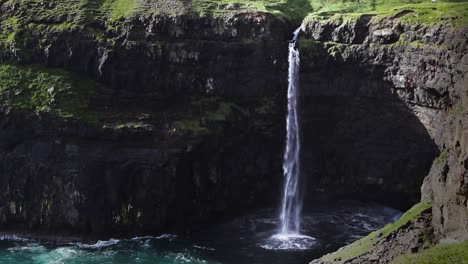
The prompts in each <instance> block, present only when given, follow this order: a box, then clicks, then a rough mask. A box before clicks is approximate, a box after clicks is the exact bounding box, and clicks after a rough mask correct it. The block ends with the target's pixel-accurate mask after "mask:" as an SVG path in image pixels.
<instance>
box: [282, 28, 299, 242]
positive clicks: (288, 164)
mask: <svg viewBox="0 0 468 264" xmlns="http://www.w3.org/2000/svg"><path fill="white" fill-rule="evenodd" d="M300 31H301V28H298V29H297V30H296V31H295V32H294V37H293V39H292V41H291V42H290V43H289V77H288V80H289V84H288V114H287V118H286V132H287V134H286V149H285V152H284V160H283V173H284V190H283V199H282V203H281V214H280V220H281V234H285V235H287V234H299V233H300V224H301V221H300V214H301V207H302V202H301V196H300V194H299V176H300V164H299V154H300V146H301V144H300V139H299V121H298V115H297V90H298V88H299V62H300V58H299V50H298V49H297V48H296V44H297V39H298V35H299V32H300Z"/></svg>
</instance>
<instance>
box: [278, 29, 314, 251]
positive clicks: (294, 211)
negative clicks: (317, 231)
mask: <svg viewBox="0 0 468 264" xmlns="http://www.w3.org/2000/svg"><path fill="white" fill-rule="evenodd" d="M300 31H301V28H298V29H296V31H294V36H293V39H292V41H291V42H290V43H289V58H288V60H289V76H288V114H287V117H286V149H285V152H284V160H283V172H284V189H283V198H282V202H281V214H280V221H281V227H280V232H279V233H278V234H276V235H274V236H273V237H272V238H273V241H274V242H275V243H273V244H275V248H276V249H284V250H291V249H293V250H304V249H309V248H310V247H311V246H313V245H314V244H315V238H313V237H310V236H305V235H301V209H302V197H301V194H300V189H299V183H300V150H301V142H300V135H299V132H300V129H299V117H298V113H297V92H298V89H299V66H300V56H299V55H300V54H299V49H297V41H298V36H299V32H300Z"/></svg>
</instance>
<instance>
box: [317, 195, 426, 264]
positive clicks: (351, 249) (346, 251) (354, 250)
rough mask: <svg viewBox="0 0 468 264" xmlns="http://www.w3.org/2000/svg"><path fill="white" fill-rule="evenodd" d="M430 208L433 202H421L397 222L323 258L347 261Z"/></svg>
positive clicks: (337, 261) (331, 260) (330, 260)
mask: <svg viewBox="0 0 468 264" xmlns="http://www.w3.org/2000/svg"><path fill="white" fill-rule="evenodd" d="M429 208H431V204H430V203H429V202H420V203H418V204H416V205H414V206H413V207H412V208H411V209H409V210H408V211H406V212H405V213H404V214H403V215H402V216H401V217H400V219H398V220H397V221H396V222H394V223H391V224H388V225H386V226H384V227H383V228H381V229H380V230H377V231H374V232H372V233H370V234H369V235H367V236H366V237H363V238H361V239H359V240H357V241H355V242H354V243H352V244H350V245H347V246H344V247H342V248H340V249H338V250H337V251H336V252H333V253H330V254H327V255H325V256H323V257H322V260H324V261H326V262H333V263H345V262H346V261H347V260H349V259H352V258H355V257H357V256H359V255H361V254H364V253H365V252H367V251H368V250H369V249H370V248H371V246H372V245H374V244H375V243H377V242H378V241H380V240H381V239H383V238H385V237H387V236H388V235H390V233H392V232H393V231H395V230H397V229H398V228H400V227H402V226H404V225H405V224H406V223H408V222H410V221H411V220H415V219H417V218H418V217H419V216H420V215H421V213H422V212H423V211H425V210H427V209H429Z"/></svg>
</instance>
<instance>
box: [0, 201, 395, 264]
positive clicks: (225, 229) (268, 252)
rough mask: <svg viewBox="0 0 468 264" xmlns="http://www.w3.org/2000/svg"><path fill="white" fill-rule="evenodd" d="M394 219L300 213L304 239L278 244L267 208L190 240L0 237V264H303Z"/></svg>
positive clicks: (381, 209) (389, 213)
mask: <svg viewBox="0 0 468 264" xmlns="http://www.w3.org/2000/svg"><path fill="white" fill-rule="evenodd" d="M400 214H401V212H399V211H397V210H394V209H391V208H389V207H385V206H382V205H376V204H371V205H369V204H366V205H364V204H356V203H351V204H350V203H346V204H339V205H321V206H316V207H313V208H310V210H309V211H307V210H306V211H305V212H304V213H303V216H302V219H301V223H302V224H301V234H303V235H304V240H303V239H302V236H299V237H295V238H294V239H292V240H281V239H278V238H277V233H278V230H279V227H280V225H281V223H280V220H279V219H278V212H277V211H275V210H269V209H267V210H260V211H257V212H253V213H251V214H248V215H245V216H243V217H239V218H237V219H234V220H232V221H229V222H226V223H224V224H220V225H217V226H214V227H212V228H210V229H207V230H204V231H202V232H199V233H195V234H193V235H192V236H191V237H178V236H175V235H162V236H159V237H136V238H131V239H121V240H118V239H109V240H106V241H98V242H97V243H95V244H80V243H75V244H62V245H54V244H50V243H41V242H39V241H35V240H28V239H21V238H18V237H14V236H7V237H0V264H3V263H5V264H6V263H8V264H10V263H15V264H111V263H112V264H124V263H125V264H133V263H135V264H137V263H145V264H146V263H148V264H149V263H156V264H184V263H192V264H202V263H203V264H302V263H304V264H305V263H309V262H310V261H311V260H313V259H315V258H318V257H320V256H322V255H323V254H326V253H328V252H332V251H335V250H336V249H337V248H339V247H340V246H343V245H345V244H348V243H350V242H352V241H354V240H356V239H358V238H360V237H362V236H364V235H366V234H368V233H370V232H371V231H373V230H375V229H378V228H380V227H382V226H384V225H385V224H387V223H389V222H392V221H394V220H395V219H396V218H397V217H398V216H399V215H400ZM310 238H313V240H311V239H310Z"/></svg>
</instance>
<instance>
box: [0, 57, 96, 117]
mask: <svg viewBox="0 0 468 264" xmlns="http://www.w3.org/2000/svg"><path fill="white" fill-rule="evenodd" d="M95 86H96V85H95V83H94V82H93V81H90V80H88V79H86V78H83V77H80V76H77V75H75V74H72V73H69V72H67V71H65V70H61V69H50V68H45V67H42V66H38V65H30V66H19V65H13V64H0V102H1V103H2V105H3V106H4V107H7V108H14V109H22V110H29V111H35V112H52V113H54V114H56V115H58V116H61V117H65V118H80V119H84V120H86V121H95V120H96V119H97V116H96V114H95V113H93V112H90V111H89V110H88V106H89V102H90V99H91V97H92V96H93V95H94V93H95Z"/></svg>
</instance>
